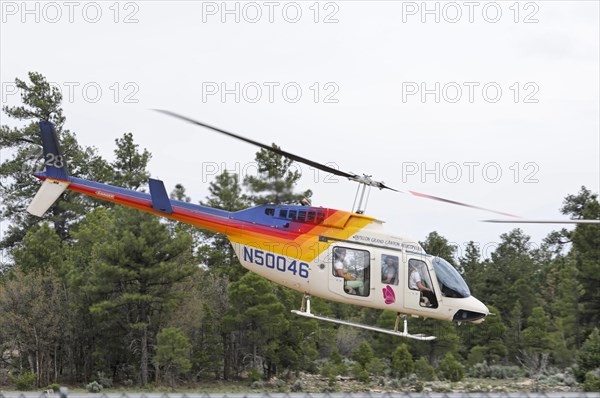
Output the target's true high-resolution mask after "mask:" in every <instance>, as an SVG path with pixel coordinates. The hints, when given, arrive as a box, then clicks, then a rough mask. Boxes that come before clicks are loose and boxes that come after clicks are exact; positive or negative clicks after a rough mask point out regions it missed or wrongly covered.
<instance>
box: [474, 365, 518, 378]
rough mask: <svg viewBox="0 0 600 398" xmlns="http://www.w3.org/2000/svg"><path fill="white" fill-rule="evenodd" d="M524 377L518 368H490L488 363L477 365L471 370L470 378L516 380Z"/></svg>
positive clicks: (498, 366) (499, 366) (495, 366)
mask: <svg viewBox="0 0 600 398" xmlns="http://www.w3.org/2000/svg"><path fill="white" fill-rule="evenodd" d="M523 375H524V372H523V370H522V369H521V368H520V367H518V366H502V365H492V366H488V364H487V362H485V361H483V362H481V363H477V364H475V365H473V366H471V368H470V369H469V376H471V377H475V378H478V379H516V378H518V377H522V376H523Z"/></svg>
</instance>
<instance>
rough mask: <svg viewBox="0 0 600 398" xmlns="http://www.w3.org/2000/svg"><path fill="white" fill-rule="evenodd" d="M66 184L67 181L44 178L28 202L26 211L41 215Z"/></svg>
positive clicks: (65, 187) (67, 184)
mask: <svg viewBox="0 0 600 398" xmlns="http://www.w3.org/2000/svg"><path fill="white" fill-rule="evenodd" d="M68 186H69V183H68V182H66V181H58V180H52V179H50V178H48V179H46V180H45V181H44V183H43V184H42V186H41V188H40V190H39V191H38V192H37V194H36V195H35V197H34V198H33V200H32V201H31V203H30V204H29V207H28V208H27V212H29V213H30V214H33V215H34V216H38V217H42V216H43V215H44V213H46V211H47V210H48V209H49V208H50V206H52V204H54V202H56V200H57V199H58V197H59V196H60V195H61V194H62V193H63V192H64V191H65V190H66V189H67V187H68Z"/></svg>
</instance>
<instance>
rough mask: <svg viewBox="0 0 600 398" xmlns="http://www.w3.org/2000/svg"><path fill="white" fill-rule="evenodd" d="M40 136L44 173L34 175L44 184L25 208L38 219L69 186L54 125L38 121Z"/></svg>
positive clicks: (45, 121)
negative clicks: (44, 166)
mask: <svg viewBox="0 0 600 398" xmlns="http://www.w3.org/2000/svg"><path fill="white" fill-rule="evenodd" d="M40 134H41V136H42V146H43V148H44V159H45V165H46V171H45V172H44V173H39V174H36V177H38V178H41V179H43V180H44V183H43V184H42V186H41V188H40V189H39V191H38V192H37V194H36V195H35V197H34V198H33V200H32V201H31V203H30V204H29V207H28V208H27V212H29V213H30V214H33V215H34V216H38V217H41V216H43V215H44V213H46V211H47V210H48V209H49V208H50V206H52V205H53V204H54V202H56V200H57V199H58V198H59V197H60V195H61V194H62V193H63V192H64V191H65V190H66V189H67V187H68V186H69V184H70V182H69V174H68V172H67V166H66V162H65V160H64V158H63V155H62V153H61V152H60V147H59V145H58V139H57V138H56V132H55V131H54V125H53V124H52V123H50V122H49V121H47V120H42V121H40Z"/></svg>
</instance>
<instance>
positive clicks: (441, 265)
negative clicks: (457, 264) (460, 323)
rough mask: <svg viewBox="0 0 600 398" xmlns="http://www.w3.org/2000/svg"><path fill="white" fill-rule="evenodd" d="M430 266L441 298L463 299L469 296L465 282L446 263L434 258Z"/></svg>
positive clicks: (439, 258)
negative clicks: (438, 285) (440, 292)
mask: <svg viewBox="0 0 600 398" xmlns="http://www.w3.org/2000/svg"><path fill="white" fill-rule="evenodd" d="M432 264H433V269H435V274H436V276H437V279H438V283H439V284H440V288H441V289H442V295H443V296H446V297H454V298H465V297H469V296H470V295H471V291H470V290H469V286H467V283H466V282H465V280H464V279H463V278H462V276H460V274H459V273H458V271H457V270H456V269H455V268H454V267H453V266H452V265H450V263H449V262H448V261H446V260H444V259H443V258H441V257H435V258H434V259H433V262H432Z"/></svg>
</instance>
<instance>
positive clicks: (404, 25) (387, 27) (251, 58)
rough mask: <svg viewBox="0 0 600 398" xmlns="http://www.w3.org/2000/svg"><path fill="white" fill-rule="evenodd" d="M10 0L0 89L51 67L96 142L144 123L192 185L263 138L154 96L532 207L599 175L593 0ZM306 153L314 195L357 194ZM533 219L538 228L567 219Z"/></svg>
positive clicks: (315, 152)
mask: <svg viewBox="0 0 600 398" xmlns="http://www.w3.org/2000/svg"><path fill="white" fill-rule="evenodd" d="M1 4H2V21H1V22H2V26H1V31H0V36H1V38H0V48H1V50H0V57H1V60H0V80H1V82H2V99H1V100H2V105H13V104H17V103H18V102H19V99H20V96H19V94H18V92H16V91H15V87H14V83H13V82H14V78H15V77H19V78H21V79H24V78H26V76H27V72H28V71H37V72H40V73H42V74H43V75H45V76H46V77H47V79H48V80H49V81H52V82H55V83H56V84H57V85H58V86H60V87H61V89H62V91H63V95H64V103H63V108H64V111H65V115H66V117H67V125H66V127H67V128H69V129H70V130H72V131H74V132H76V133H77V136H78V138H79V141H80V143H81V144H83V145H91V146H95V147H97V148H98V150H99V152H100V153H101V154H102V155H103V156H105V157H106V158H109V159H111V158H112V156H113V155H112V151H113V150H114V140H115V139H116V138H118V137H120V136H121V135H122V134H123V133H124V132H132V133H133V134H134V137H135V139H136V142H138V143H139V144H140V146H141V147H144V148H147V149H148V150H149V151H150V152H151V153H152V155H153V158H152V161H151V163H150V171H151V173H152V176H153V177H155V178H161V179H163V180H164V181H165V184H166V186H167V190H169V191H170V190H171V189H172V188H173V187H174V185H175V184H176V183H182V184H183V185H184V186H185V187H186V189H187V191H188V194H189V195H190V196H191V197H192V199H193V201H194V202H197V201H198V200H200V199H203V198H204V197H205V196H206V195H207V192H208V191H207V187H208V183H209V182H210V181H212V179H213V177H214V175H215V174H216V173H217V172H220V171H222V170H223V168H227V169H228V170H230V171H238V172H241V173H242V174H244V173H253V172H254V171H255V168H254V167H253V165H252V162H253V159H254V153H255V152H256V149H255V148H254V147H252V146H250V145H248V144H245V143H242V142H237V141H234V140H232V139H231V138H228V137H224V136H218V135H216V134H215V133H212V132H210V131H207V130H203V129H200V128H197V127H194V126H191V125H187V124H185V123H183V122H180V121H178V120H175V119H170V118H168V117H166V116H165V115H161V114H158V113H155V112H152V111H150V109H151V108H164V109H169V110H173V111H176V112H179V113H182V114H185V115H188V116H191V117H194V118H196V119H198V120H201V121H203V122H206V123H209V124H213V125H215V126H218V127H221V128H224V129H227V130H230V131H232V132H236V133H238V134H241V135H245V136H247V137H250V138H253V139H255V140H258V141H262V142H265V143H271V142H275V143H277V144H278V145H280V146H281V147H282V148H283V149H285V150H288V151H290V152H293V153H296V154H298V155H301V156H304V157H308V158H311V159H314V160H316V161H319V162H322V163H328V162H331V163H333V164H335V165H337V166H338V167H339V168H340V169H341V170H344V171H352V172H356V173H367V174H371V175H373V177H374V178H375V179H378V180H382V181H384V182H385V183H386V184H387V185H389V186H392V187H394V188H397V189H400V190H409V189H410V190H415V191H420V192H425V193H429V194H432V195H436V196H442V197H447V198H451V199H454V200H458V201H463V202H468V203H473V204H476V205H479V206H483V207H488V208H493V209H498V210H501V211H506V212H510V213H514V214H517V215H520V216H524V217H527V218H550V219H556V218H560V217H562V215H561V214H560V213H559V208H560V207H561V204H562V201H563V199H564V197H565V196H566V195H568V194H575V193H577V192H578V191H579V189H580V187H581V186H582V185H585V186H586V187H587V188H588V189H591V190H592V191H594V192H598V190H599V179H600V177H599V174H600V173H599V135H600V133H599V131H600V126H599V120H600V115H599V109H600V104H599V85H600V84H599V74H600V72H599V54H600V52H599V37H600V31H599V3H598V2H597V1H535V2H519V3H516V2H512V1H509V2H505V1H501V2H477V1H476V2H428V3H427V5H426V6H424V5H423V3H422V2H394V1H380V2H378V1H368V2H367V1H335V2H319V3H316V2H279V1H271V2H269V1H265V2H261V1H259V2H233V1H230V2H227V3H223V2H220V1H219V2H191V1H185V2H184V1H182V2H175V1H169V2H166V1H146V2H145V1H133V2H120V3H115V2H85V1H81V2H79V1H75V2H27V3H23V2H21V1H14V2H13V1H2V2H1ZM2 123H3V124H13V123H14V122H12V121H9V120H7V118H6V116H5V115H2ZM3 155H4V156H8V154H7V153H4V154H3ZM299 167H300V169H301V171H302V172H303V178H302V180H301V183H300V188H302V189H305V188H310V189H312V190H313V191H314V196H313V204H315V205H318V206H326V207H333V208H339V209H346V210H350V209H351V207H352V202H353V199H354V192H355V191H356V184H355V183H351V182H348V181H346V180H344V179H341V178H338V177H332V176H329V175H327V174H325V173H323V172H316V171H315V170H312V169H310V168H309V167H307V166H299ZM367 214H370V215H373V216H374V217H377V218H380V219H382V220H384V221H386V228H387V229H388V231H390V232H391V233H394V234H396V235H406V236H409V237H412V238H414V239H417V240H422V239H424V238H425V236H426V235H427V234H428V233H429V232H431V231H434V230H436V231H438V232H439V233H440V234H441V235H443V236H445V237H446V238H448V240H450V241H451V242H454V243H456V244H458V245H459V247H460V251H461V252H462V250H463V249H464V245H465V243H466V242H467V241H469V240H473V241H476V242H478V243H479V244H480V245H481V246H482V247H483V248H484V251H488V252H489V250H490V249H493V247H494V242H498V241H499V235H500V234H502V233H505V232H507V231H509V230H510V229H511V228H512V226H510V225H491V224H487V223H481V222H479V220H481V219H486V218H498V217H499V216H495V215H493V214H486V213H484V212H481V211H477V210H470V209H463V208H459V207H455V206H451V205H447V204H442V203H436V202H433V201H428V200H425V199H418V198H414V197H410V196H408V195H401V194H396V193H393V192H391V191H387V192H386V191H381V192H379V191H375V190H374V191H372V192H371V196H370V203H369V207H368V209H367ZM521 228H523V229H524V230H525V232H526V233H527V234H529V235H531V236H532V240H533V242H534V243H536V244H539V243H540V242H541V240H542V238H543V237H544V236H546V235H547V234H548V233H549V232H550V231H551V230H552V229H557V228H558V226H548V225H541V226H539V225H538V226H521ZM484 254H485V253H484Z"/></svg>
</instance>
